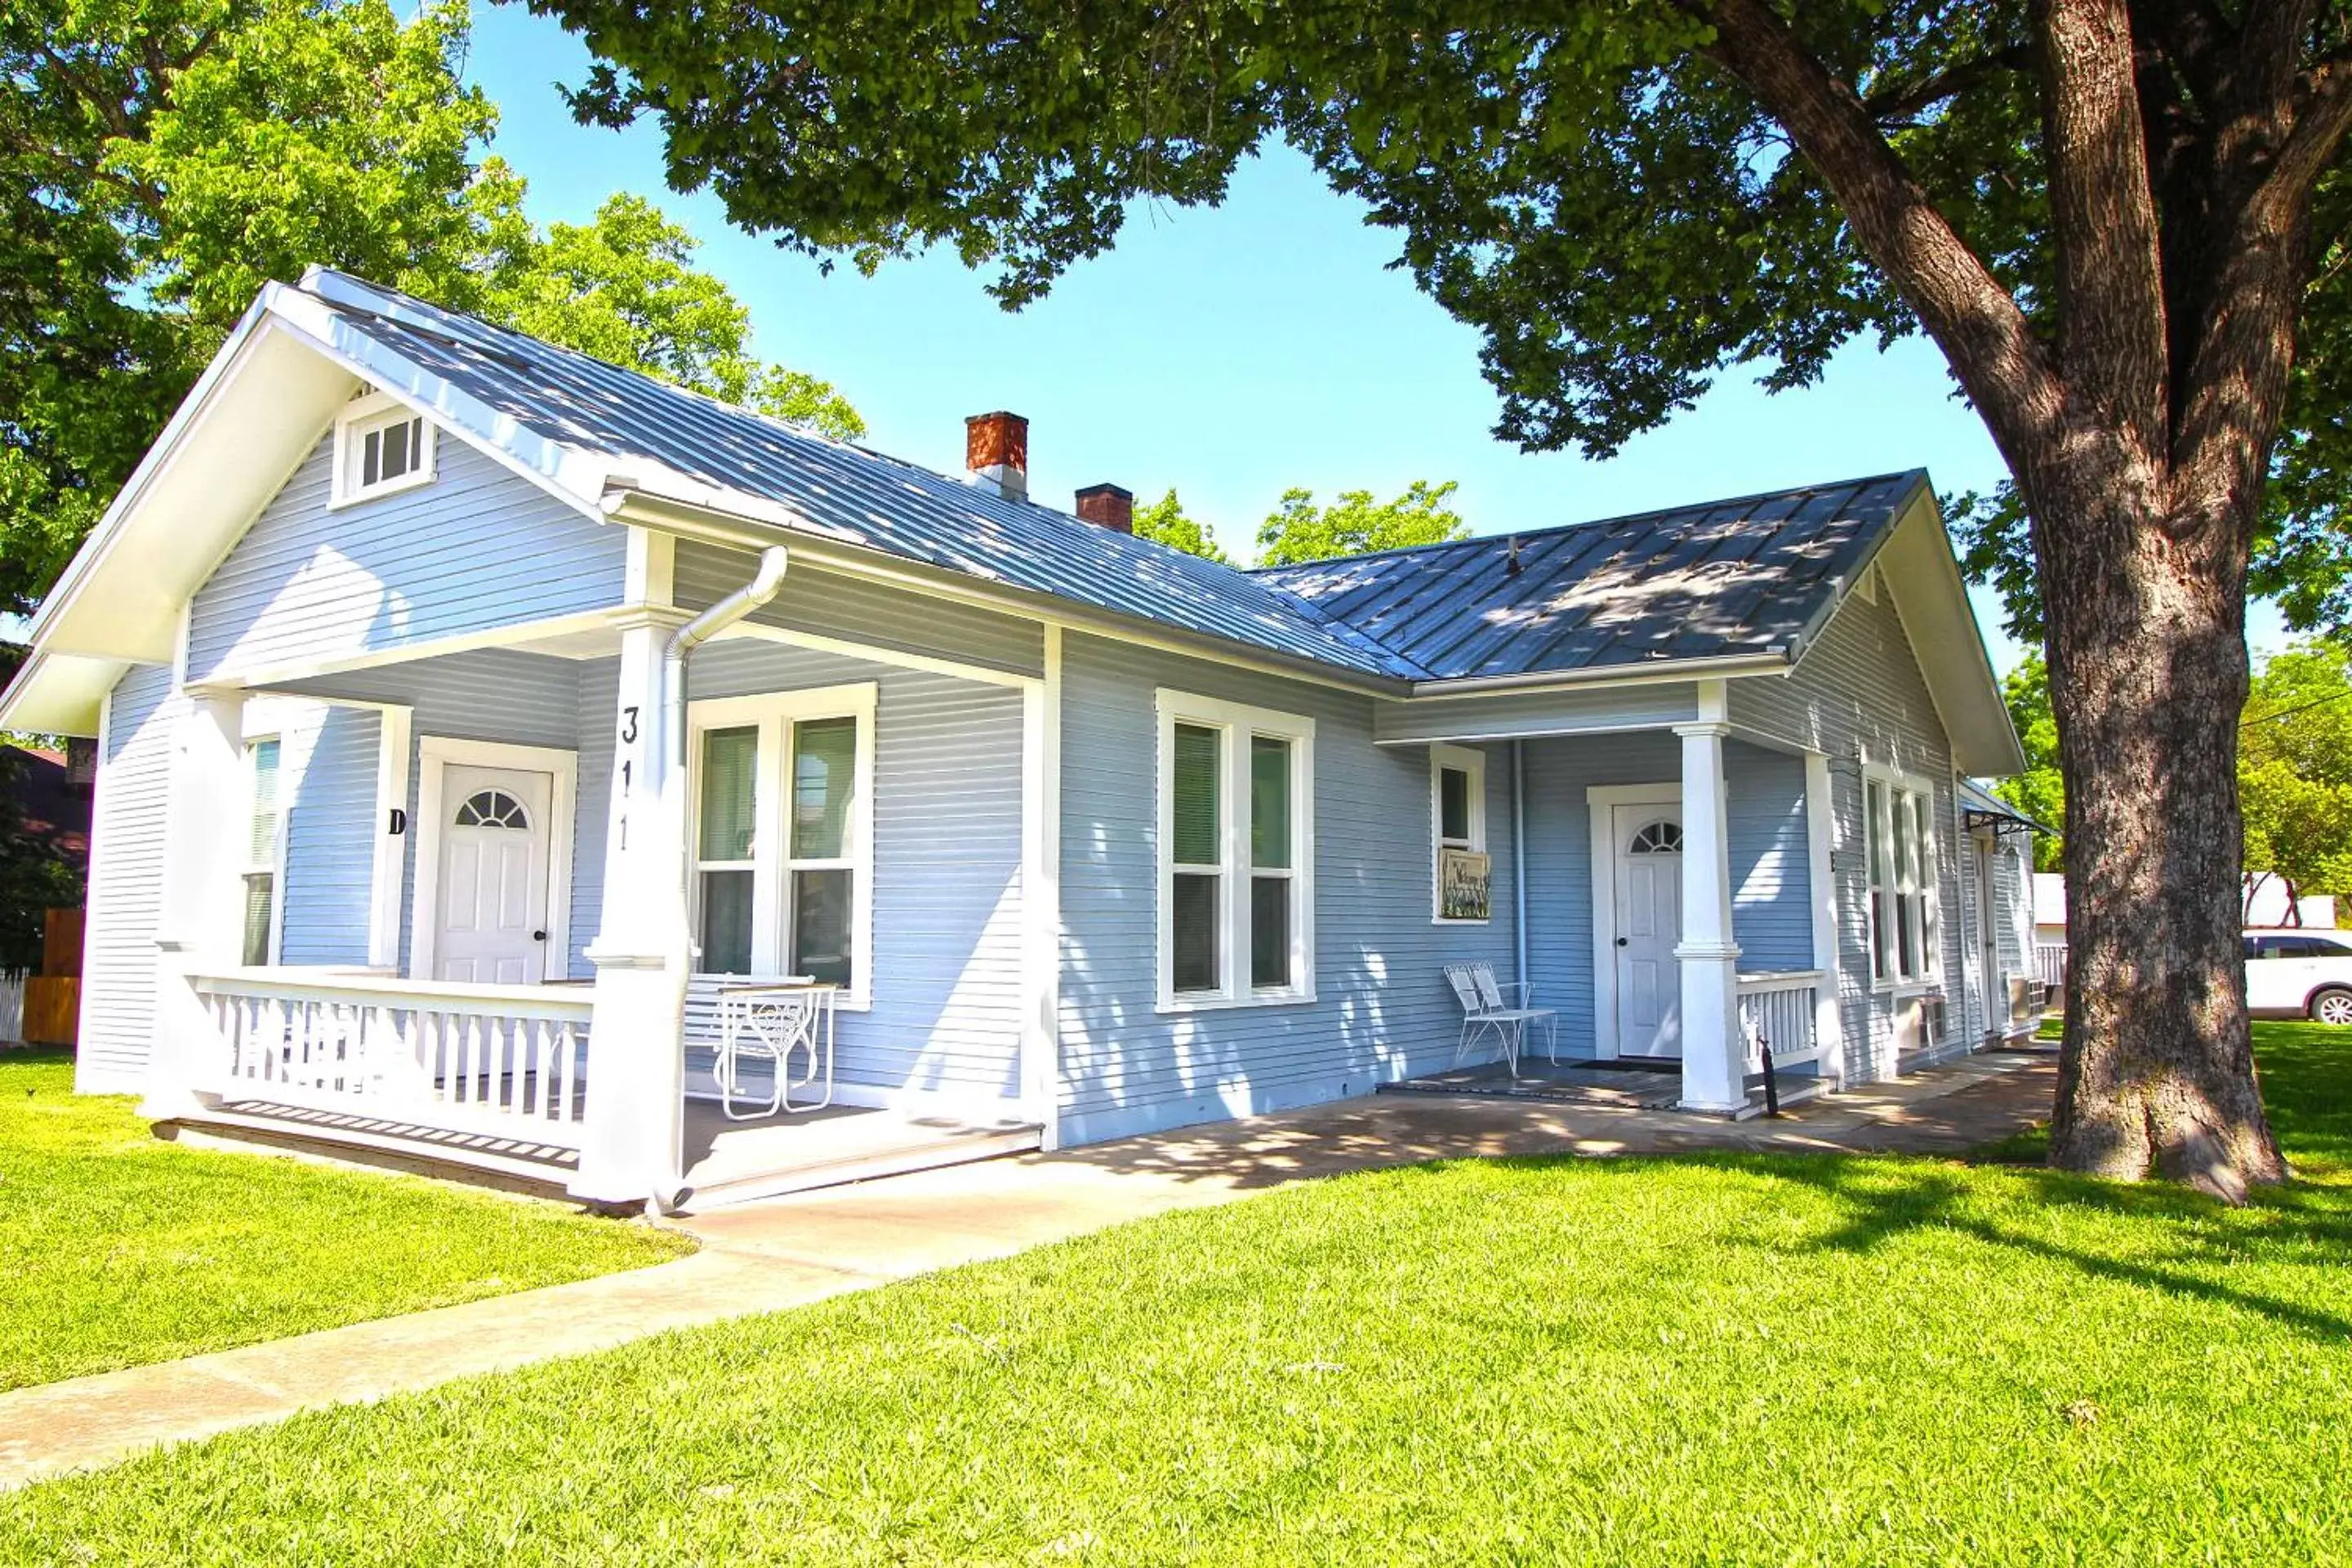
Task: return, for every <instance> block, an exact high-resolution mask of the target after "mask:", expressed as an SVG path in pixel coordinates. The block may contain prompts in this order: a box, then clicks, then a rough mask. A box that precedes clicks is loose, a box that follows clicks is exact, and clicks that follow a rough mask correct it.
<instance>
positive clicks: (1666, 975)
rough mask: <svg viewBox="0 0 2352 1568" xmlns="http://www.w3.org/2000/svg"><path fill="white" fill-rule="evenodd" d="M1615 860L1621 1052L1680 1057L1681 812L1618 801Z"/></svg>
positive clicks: (1615, 814)
mask: <svg viewBox="0 0 2352 1568" xmlns="http://www.w3.org/2000/svg"><path fill="white" fill-rule="evenodd" d="M1611 810H1612V813H1613V814H1614V827H1615V831H1614V833H1613V834H1612V838H1613V841H1614V843H1615V845H1616V864H1615V865H1614V867H1613V868H1612V872H1613V875H1612V882H1613V883H1614V885H1615V888H1616V895H1617V896H1616V900H1615V902H1616V910H1615V914H1616V919H1617V934H1616V952H1617V1054H1618V1055H1620V1056H1626V1057H1678V1056H1680V1055H1682V1050H1683V1031H1682V964H1681V962H1680V961H1679V960H1677V959H1676V958H1675V944H1676V943H1678V942H1681V941H1682V933H1683V826H1682V814H1681V813H1680V812H1679V811H1677V810H1676V809H1675V807H1673V806H1671V805H1615V806H1612V808H1611Z"/></svg>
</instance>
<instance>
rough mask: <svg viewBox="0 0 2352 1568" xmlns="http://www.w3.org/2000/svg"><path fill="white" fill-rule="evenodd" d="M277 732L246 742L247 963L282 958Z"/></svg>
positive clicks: (282, 831) (281, 832) (281, 822)
mask: <svg viewBox="0 0 2352 1568" xmlns="http://www.w3.org/2000/svg"><path fill="white" fill-rule="evenodd" d="M245 764H246V784H247V791H246V793H247V814H246V833H245V850H246V853H245V874H244V875H245V940H244V947H243V959H242V962H243V963H245V964H246V965H247V967H248V968H259V967H260V966H261V965H263V964H267V963H276V962H277V959H278V861H279V858H280V850H281V847H282V845H283V842H284V837H285V822H286V814H285V811H284V808H283V806H282V805H281V804H280V802H279V799H278V741H277V739H276V738H275V737H272V738H270V739H268V740H261V741H249V742H247V743H246V748H245Z"/></svg>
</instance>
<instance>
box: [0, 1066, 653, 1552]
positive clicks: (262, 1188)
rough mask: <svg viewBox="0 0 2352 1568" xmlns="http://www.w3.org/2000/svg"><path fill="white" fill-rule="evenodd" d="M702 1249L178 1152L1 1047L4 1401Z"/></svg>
mask: <svg viewBox="0 0 2352 1568" xmlns="http://www.w3.org/2000/svg"><path fill="white" fill-rule="evenodd" d="M691 1250H692V1245H691V1244H690V1243H689V1242H688V1241H686V1240H685V1239H684V1238H683V1237H678V1236H677V1235H675V1234H673V1233H671V1232H667V1231H659V1230H652V1229H648V1228H646V1227H644V1226H630V1225H620V1224H615V1223H614V1222H613V1221H610V1220H599V1219H592V1218H589V1217H586V1216H584V1215H579V1214H576V1213H570V1212H567V1211H566V1210H565V1209H564V1208H563V1207H562V1205H555V1204H549V1203H539V1202H532V1201H523V1200H519V1199H515V1198H511V1197H507V1196H503V1195H501V1194H494V1193H484V1192H478V1191H475V1190H473V1189H471V1188H467V1187H460V1186H455V1185H451V1184H446V1183H441V1182H433V1181H428V1180H425V1178H423V1177H420V1176H395V1175H384V1174H377V1173H373V1172H365V1171H353V1170H333V1169H329V1168H326V1167H323V1166H318V1165H309V1164H301V1163H296V1162H294V1161H291V1160H271V1159H263V1158H258V1157H257V1156H255V1155H251V1154H232V1153H223V1152H216V1151H211V1150H203V1149H189V1148H184V1147H182V1146H180V1145H178V1144H175V1143H167V1142H162V1141H161V1140H159V1139H157V1138H155V1137H154V1136H153V1135H152V1133H150V1132H149V1131H148V1128H147V1123H146V1121H144V1120H143V1119H142V1118H141V1117H140V1116H139V1115H138V1113H137V1111H136V1110H135V1109H134V1105H133V1102H132V1101H131V1100H128V1099H125V1098H122V1097H121V1096H115V1095H78V1094H75V1093H74V1092H73V1060H72V1058H71V1057H70V1056H69V1055H68V1054H67V1053H65V1052H60V1051H47V1050H40V1051H36V1050H12V1051H5V1052H0V1276H5V1278H6V1279H7V1281H8V1289H5V1290H4V1291H0V1389H9V1388H16V1387H21V1386H23V1385H24V1384H36V1383H48V1382H51V1381H54V1380H55V1379H58V1378H64V1377H80V1376H83V1375H86V1374H88V1373H97V1372H107V1371H110V1370H112V1369H114V1368H116V1367H123V1366H136V1365H140V1364H142V1363H147V1362H157V1361H170V1360H173V1359H174V1358H176V1357H179V1356H186V1355H196V1354H200V1353H202V1352H205V1351H214V1350H225V1349H226V1348H227V1347H229V1346H231V1345H243V1344H252V1343H254V1342H257V1341H261V1340H269V1339H277V1338H279V1337H282V1336H284V1335H288V1334H299V1333H308V1332H310V1331H312V1330H315V1329H329V1328H334V1327H336V1326H337V1325H339V1324H342V1323H355V1322H361V1321H365V1320H367V1319H370V1318H383V1317H390V1316H392V1315H394V1314H396V1313H401V1312H417V1311H424V1310H427V1309H429V1308H433V1307H445V1306H452V1305H455V1304H456V1303H457V1302H460V1301H473V1300H480V1299H481V1298H483V1297H485V1296H503V1295H506V1294H508V1293H509V1292H511V1291H515V1290H528V1289H532V1288H533V1287H535V1286H541V1285H556V1284H562V1283H564V1282H566V1281H569V1280H573V1279H588V1278H589V1277H591V1276H593V1275H597V1274H609V1273H612V1272H613V1271H614V1270H616V1269H622V1268H642V1267H644V1266H645V1265H646V1264H649V1263H660V1262H664V1261H666V1260H667V1259H669V1258H676V1257H677V1256H679V1255H680V1254H681V1253H684V1252H688V1251H691ZM0 1559H5V1560H7V1561H18V1560H19V1559H17V1558H16V1557H15V1556H14V1555H13V1554H11V1553H9V1552H5V1551H4V1550H0Z"/></svg>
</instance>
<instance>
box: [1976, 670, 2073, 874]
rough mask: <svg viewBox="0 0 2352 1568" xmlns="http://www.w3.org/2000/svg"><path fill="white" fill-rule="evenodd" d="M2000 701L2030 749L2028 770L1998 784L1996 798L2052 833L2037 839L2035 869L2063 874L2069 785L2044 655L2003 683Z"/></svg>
mask: <svg viewBox="0 0 2352 1568" xmlns="http://www.w3.org/2000/svg"><path fill="white" fill-rule="evenodd" d="M2001 698H2002V700H2004V701H2006V702H2007V703H2008V704H2009V721H2010V723H2011V725H2012V726H2014V727H2015V729H2016V731H2017V739H2018V742H2019V743H2020V744H2021V745H2022V746H2023V747H2024V750H2025V771H2024V772H2023V773H2018V774H2016V775H2015V776H2014V777H2011V778H2005V779H2000V780H1998V781H1996V782H1995V783H1994V784H1993V793H1994V794H1995V795H1999V796H2000V798H2001V799H2003V800H2005V801H2007V802H2009V804H2010V805H2013V806H2015V807H2017V809H2018V810H2020V811H2021V812H2023V813H2025V815H2026V816H2030V817H2032V818H2033V820H2034V821H2036V822H2038V823H2040V824H2042V826H2044V827H2047V828H2049V829H2051V831H2050V832H2048V833H2046V834H2037V835H2036V836H2035V837H2034V840H2033V868H2034V869H2035V870H2037V871H2063V870H2064V869H2065V865H2064V849H2065V846H2064V844H2063V841H2062V840H2061V839H2060V837H2059V831H2060V830H2061V829H2063V827H2064V826H2066V781H2065V779H2064V778H2063V776H2061V775H2060V773H2059V772H2058V721H2057V720H2056V719H2055V718H2054V717H2053V716H2052V714H2051V711H2050V670H2049V668H2048V667H2047V666H2045V665H2044V664H2043V663H2042V656H2041V655H2040V654H2033V655H2031V656H2029V657H2028V658H2026V659H2025V660H2024V661H2023V662H2022V663H2021V664H2019V665H2018V667H2017V668H2015V669H2012V670H2011V671H2010V672H2009V679H2006V680H2004V681H2002V682H2001Z"/></svg>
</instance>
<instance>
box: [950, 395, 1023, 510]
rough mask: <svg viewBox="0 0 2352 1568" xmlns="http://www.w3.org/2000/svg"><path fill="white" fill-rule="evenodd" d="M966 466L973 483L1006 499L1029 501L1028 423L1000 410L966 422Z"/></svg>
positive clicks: (964, 447) (964, 446)
mask: <svg viewBox="0 0 2352 1568" xmlns="http://www.w3.org/2000/svg"><path fill="white" fill-rule="evenodd" d="M963 466H964V470H965V472H966V474H967V475H968V476H969V477H970V478H971V482H972V483H973V484H976V485H979V486H981V487H982V488H983V489H992V490H994V491H995V492H996V493H997V494H998V495H1001V496H1003V498H1004V499H1005V500H1028V499H1029V421H1027V420H1026V419H1024V418H1023V417H1021V416H1019V415H1018V414H1007V413H1006V412H1004V410H1003V409H1001V408H1000V409H998V410H997V411H996V412H995V413H993V414H975V415H973V416H971V418H969V419H967V420H965V421H964V422H963Z"/></svg>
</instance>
